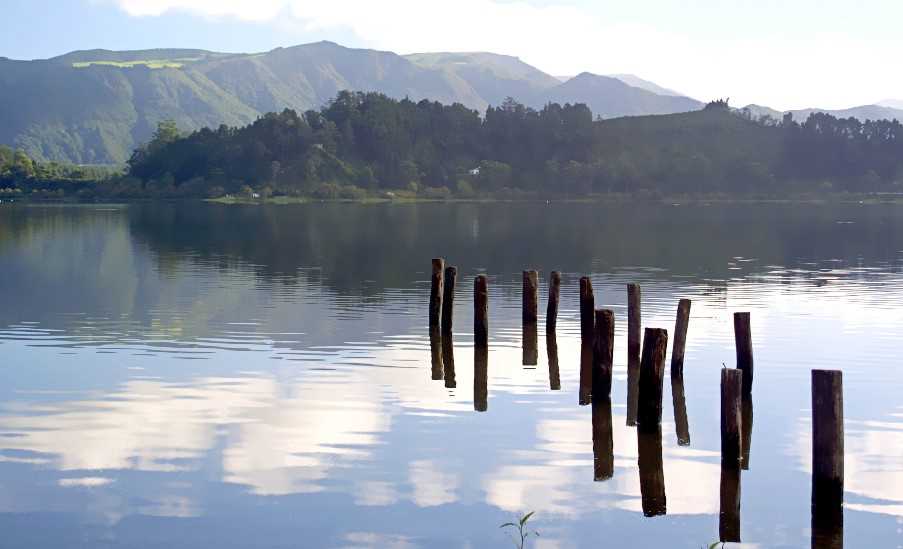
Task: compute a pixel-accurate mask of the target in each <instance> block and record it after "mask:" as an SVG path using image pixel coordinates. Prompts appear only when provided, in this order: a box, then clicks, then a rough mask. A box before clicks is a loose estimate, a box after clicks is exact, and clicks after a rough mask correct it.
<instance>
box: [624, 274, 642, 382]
mask: <svg viewBox="0 0 903 549" xmlns="http://www.w3.org/2000/svg"><path fill="white" fill-rule="evenodd" d="M641 303H642V298H641V297H640V285H639V284H628V285H627V366H628V368H629V367H630V365H631V364H634V365H637V366H639V364H640V343H641V342H640V330H641V326H642V325H643V319H642V311H641Z"/></svg>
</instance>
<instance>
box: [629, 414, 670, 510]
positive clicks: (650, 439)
mask: <svg viewBox="0 0 903 549" xmlns="http://www.w3.org/2000/svg"><path fill="white" fill-rule="evenodd" d="M640 425H641V426H642V423H641V424H640ZM637 451H638V453H639V459H638V460H637V461H638V465H639V467H638V468H639V472H640V497H641V498H642V502H643V515H645V516H647V517H656V516H659V515H664V514H666V513H667V509H668V506H667V503H668V502H667V498H666V496H665V468H664V464H663V461H662V430H661V427H659V426H656V427H655V428H654V429H651V430H650V431H649V432H643V431H642V430H637Z"/></svg>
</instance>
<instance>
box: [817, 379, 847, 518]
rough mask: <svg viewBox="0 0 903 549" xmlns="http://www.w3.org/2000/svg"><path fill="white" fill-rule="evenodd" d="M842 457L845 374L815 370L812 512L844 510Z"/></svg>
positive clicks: (828, 512)
mask: <svg viewBox="0 0 903 549" xmlns="http://www.w3.org/2000/svg"><path fill="white" fill-rule="evenodd" d="M843 458H844V451H843V377H842V374H841V372H840V371H838V370H812V507H813V509H817V510H818V511H819V512H822V511H824V514H830V513H832V512H834V511H835V510H839V509H840V508H841V506H842V504H843ZM813 512H814V511H813Z"/></svg>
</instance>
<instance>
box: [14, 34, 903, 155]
mask: <svg viewBox="0 0 903 549" xmlns="http://www.w3.org/2000/svg"><path fill="white" fill-rule="evenodd" d="M346 89H348V90H360V91H378V92H382V93H385V94H386V95H389V96H391V97H395V98H403V97H409V98H411V99H413V100H420V99H430V100H435V101H439V102H442V103H446V104H450V103H455V102H458V103H462V104H464V105H466V106H468V107H470V108H473V109H477V110H479V111H481V112H482V111H484V110H485V109H486V107H487V106H489V105H499V104H501V103H502V102H503V101H504V100H505V98H507V97H513V98H515V99H516V100H518V101H520V102H521V103H524V104H526V105H529V106H531V107H535V108H541V107H542V106H543V105H545V104H547V103H549V102H558V103H575V102H580V103H586V104H587V105H588V106H589V107H590V109H592V111H593V113H594V114H596V115H598V116H602V117H604V118H615V117H621V116H635V115H650V114H670V113H679V112H687V111H693V110H697V109H699V108H701V107H702V105H703V104H702V103H701V102H699V101H697V100H695V99H692V98H689V97H685V96H683V95H681V94H679V93H677V92H674V91H672V90H668V89H666V88H662V87H660V86H658V85H656V84H654V83H652V82H649V81H646V80H643V79H641V78H639V77H636V76H633V75H615V76H601V75H595V74H590V73H582V74H580V75H577V76H575V77H573V78H568V79H566V80H565V81H562V80H561V79H559V78H556V77H554V76H551V75H549V74H546V73H544V72H542V71H540V70H539V69H536V68H535V67H532V66H530V65H528V64H526V63H524V62H523V61H521V60H520V59H518V58H516V57H510V56H505V55H497V54H492V53H419V54H412V55H406V56H401V55H397V54H394V53H391V52H383V51H374V50H366V49H352V48H346V47H343V46H340V45H338V44H334V43H332V42H317V43H313V44H305V45H300V46H294V47H290V48H277V49H275V50H272V51H269V52H266V53H257V54H226V53H217V52H210V51H204V50H188V49H158V50H144V51H126V52H117V51H108V50H89V51H77V52H72V53H69V54H66V55H62V56H59V57H55V58H52V59H47V60H35V61H17V60H11V59H7V58H2V57H0V105H2V107H0V143H2V144H8V145H11V146H14V147H17V148H21V149H24V150H25V151H26V152H27V153H28V154H30V155H31V156H32V157H34V158H37V159H41V160H56V161H65V162H75V163H79V164H105V163H121V162H124V161H125V160H127V159H128V157H129V155H130V154H131V152H132V151H133V150H134V148H135V147H136V146H138V145H139V144H141V143H143V142H145V141H147V140H148V139H149V138H150V136H151V134H152V133H153V130H154V128H155V127H156V125H157V122H159V121H160V120H163V119H173V120H175V121H176V122H177V123H178V125H179V127H180V128H182V129H183V130H194V129H197V128H200V127H203V126H212V127H216V126H219V125H220V124H227V125H243V124H247V123H249V122H252V121H253V120H254V119H256V118H257V117H258V116H260V115H261V114H263V113H266V112H270V111H278V110H282V109H284V108H292V109H295V110H299V111H303V110H307V109H316V108H319V107H321V106H322V105H324V104H326V103H327V102H328V101H329V100H331V99H332V98H334V97H335V95H336V94H337V93H338V92H339V91H340V90H346ZM876 108H880V109H887V110H886V111H883V112H887V113H888V117H893V116H897V117H899V118H901V119H903V116H900V115H903V111H894V110H893V109H892V108H891V107H876ZM763 112H764V111H763ZM774 112H777V111H774ZM898 112H899V114H894V113H898ZM778 114H780V113H778ZM891 115H892V116H891Z"/></svg>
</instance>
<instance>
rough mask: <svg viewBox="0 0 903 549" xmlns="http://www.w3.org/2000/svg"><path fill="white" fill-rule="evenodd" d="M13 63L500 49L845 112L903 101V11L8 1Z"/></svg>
mask: <svg viewBox="0 0 903 549" xmlns="http://www.w3.org/2000/svg"><path fill="white" fill-rule="evenodd" d="M2 4H3V5H2V15H3V23H0V25H2V27H0V56H5V57H11V58H15V59H32V58H45V57H51V56H54V55H59V54H61V53H65V52H67V51H71V50H74V49H90V48H108V49H138V48H152V47H198V48H204V49H212V50H218V51H265V50H269V49H272V48H274V47H277V46H289V45H294V44H299V43H305V42H311V41H316V40H323V39H327V40H333V41H335V42H339V43H341V44H344V45H348V46H356V47H372V48H379V49H387V50H392V51H397V52H399V53H409V52H415V51H437V50H446V51H448V50H450V51H466V50H487V51H494V52H497V53H506V54H510V55H517V56H519V57H521V58H522V59H523V60H525V61H527V62H529V63H531V64H533V65H536V66H537V67H539V68H541V69H543V70H545V71H547V72H549V73H552V74H556V75H570V74H575V73H578V72H581V71H590V72H595V73H599V74H607V73H617V72H630V73H634V74H637V75H639V76H642V77H644V78H647V79H650V80H653V81H656V82H658V83H659V84H662V85H664V86H667V87H671V88H674V89H677V90H679V91H682V92H684V93H687V94H690V95H693V96H695V97H697V98H700V99H709V98H713V97H721V96H725V97H727V96H729V97H731V98H732V103H734V104H746V103H759V104H766V105H769V106H772V107H775V108H780V109H785V108H802V107H811V106H816V107H824V108H838V107H845V106H852V105H856V104H865V103H873V102H876V101H880V100H882V99H889V98H898V99H903V71H901V70H899V63H900V58H901V55H903V32H900V30H899V27H900V23H901V21H903V2H901V1H899V0H858V1H855V2H854V1H852V0H784V1H777V0H755V1H745V0H734V1H729V0H720V1H719V0H645V1H642V2H639V1H629V2H628V1H624V0H621V1H617V2H616V1H609V0H602V1H599V0H596V1H589V0H455V1H454V2H449V1H448V0H442V1H438V0H437V1H431V0H2Z"/></svg>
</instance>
